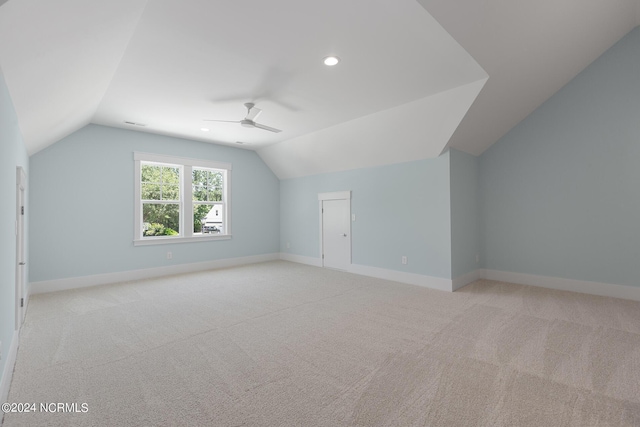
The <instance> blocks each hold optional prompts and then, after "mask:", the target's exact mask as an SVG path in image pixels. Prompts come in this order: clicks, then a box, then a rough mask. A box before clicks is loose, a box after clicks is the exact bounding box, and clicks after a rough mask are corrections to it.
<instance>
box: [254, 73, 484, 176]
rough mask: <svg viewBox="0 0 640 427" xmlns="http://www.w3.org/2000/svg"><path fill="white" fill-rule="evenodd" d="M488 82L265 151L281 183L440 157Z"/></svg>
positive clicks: (377, 114)
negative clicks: (288, 180)
mask: <svg viewBox="0 0 640 427" xmlns="http://www.w3.org/2000/svg"><path fill="white" fill-rule="evenodd" d="M486 80H487V79H486V78H483V79H480V80H478V81H476V82H473V83H469V84H467V85H464V86H460V87H456V88H453V89H449V90H447V91H444V92H440V93H438V94H435V95H432V96H429V97H426V98H423V99H420V100H418V101H414V102H410V103H408V104H404V105H401V106H399V107H395V108H392V109H389V110H385V111H381V112H378V113H374V114H370V115H368V116H365V117H361V118H358V119H355V120H352V121H349V122H346V123H342V124H339V125H337V126H333V127H330V128H327V129H323V130H320V131H318V132H314V133H311V134H308V135H303V136H300V137H298V138H293V139H290V140H288V141H284V142H282V143H280V144H275V145H271V146H268V147H266V148H263V149H261V150H259V151H258V154H259V155H260V157H262V159H263V160H264V161H265V162H266V163H267V165H269V167H270V168H271V169H272V170H273V172H274V173H275V174H276V175H277V176H278V178H280V179H289V178H297V177H301V176H306V175H315V174H320V173H327V172H337V171H343V170H350V169H357V168H364V167H371V166H379V165H382V164H391V163H401V162H406V161H411V160H418V159H426V158H433V157H437V156H439V155H440V154H441V153H442V151H443V149H444V148H445V146H446V144H447V142H448V141H449V138H450V137H451V135H452V134H453V131H454V130H455V129H456V127H457V126H458V124H459V123H460V120H462V117H463V116H464V115H465V113H466V112H467V109H468V108H469V106H470V105H471V103H472V102H473V100H474V99H475V98H476V96H477V95H478V93H479V92H480V90H481V89H482V86H483V85H484V84H485V82H486Z"/></svg>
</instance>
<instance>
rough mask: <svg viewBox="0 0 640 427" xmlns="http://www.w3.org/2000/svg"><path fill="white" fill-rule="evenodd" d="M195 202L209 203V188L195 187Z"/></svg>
mask: <svg viewBox="0 0 640 427" xmlns="http://www.w3.org/2000/svg"><path fill="white" fill-rule="evenodd" d="M193 200H195V201H198V202H206V201H207V187H202V186H195V185H194V186H193Z"/></svg>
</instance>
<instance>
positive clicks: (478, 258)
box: [476, 254, 480, 264]
mask: <svg viewBox="0 0 640 427" xmlns="http://www.w3.org/2000/svg"><path fill="white" fill-rule="evenodd" d="M479 262H480V255H478V254H476V264H477V263H479Z"/></svg>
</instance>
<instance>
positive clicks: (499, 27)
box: [0, 0, 640, 178]
mask: <svg viewBox="0 0 640 427" xmlns="http://www.w3.org/2000/svg"><path fill="white" fill-rule="evenodd" d="M0 4H2V3H1V0H0ZM639 17H640V0H607V1H602V0H555V1H551V0H538V1H536V2H513V1H512V0H500V1H498V0H484V1H478V0H455V1H452V0H417V1H416V0H394V1H388V0H349V1H347V2H345V1H344V0H325V1H323V2H300V1H296V0H272V1H270V2H261V1H257V0H236V1H233V2H228V1H212V0H153V1H148V0H111V1H109V2H105V1H98V0H9V1H8V2H6V3H5V4H2V6H0V67H1V68H2V72H3V74H4V76H5V80H6V81H7V85H8V87H9V91H10V93H11V96H12V98H13V102H14V105H15V108H16V112H17V114H18V119H19V123H20V127H21V130H22V133H23V137H24V141H25V144H26V145H27V150H28V152H29V153H30V154H33V153H35V152H37V151H39V150H41V149H43V148H45V147H47V146H48V145H50V144H52V143H55V142H56V141H58V140H60V139H61V138H63V137H64V136H66V135H68V134H70V133H72V132H74V131H76V130H78V129H80V128H81V127H83V126H85V125H86V124H88V123H97V124H103V125H108V126H116V127H122V128H129V129H133V130H139V131H144V132H153V133H159V134H166V135H174V136H180V137H184V138H189V139H196V140H202V141H208V142H214V143H220V144H232V145H235V146H238V145H236V144H235V143H236V141H242V142H244V143H246V144H245V145H243V146H242V147H244V148H249V149H254V150H257V151H258V153H259V154H260V155H261V156H262V158H263V159H264V160H265V161H266V162H267V164H269V166H270V167H271V168H272V169H273V170H274V172H275V173H276V174H277V175H278V176H279V177H280V178H288V177H294V176H302V175H308V174H313V173H321V172H328V171H335V170H345V169H352V168H356V167H364V166H373V165H379V164H385V163H393V162H400V161H406V160H411V159H418V158H428V157H435V156H437V155H439V154H440V153H441V152H442V151H443V150H444V149H446V147H447V146H453V147H455V148H458V149H461V150H464V151H467V152H469V153H472V154H476V155H477V154H480V153H482V152H483V151H484V150H486V149H487V148H488V147H489V146H490V145H491V144H493V143H494V142H495V141H496V140H498V139H499V138H500V137H501V136H502V135H504V134H505V133H506V132H507V131H508V130H509V129H511V128H512V127H513V126H515V125H516V124H517V123H518V122H519V121H520V120H522V119H523V118H524V117H526V115H528V114H529V113H530V112H531V111H533V110H534V109H535V108H536V107H537V106H539V105H540V104H541V103H542V102H544V101H545V100H546V99H548V98H549V97H550V96H551V95H552V94H553V93H555V92H556V91H557V90H558V89H559V88H560V87H562V86H563V85H564V84H566V83H567V82H568V81H569V80H570V79H571V78H572V77H574V76H575V75H576V74H577V73H578V72H579V71H581V70H582V69H583V68H584V67H585V66H586V65H588V64H589V63H590V62H591V61H593V60H594V59H595V58H597V57H598V56H599V55H600V54H602V53H603V52H604V51H605V50H606V49H607V48H608V47H610V46H611V45H612V44H614V43H615V42H616V41H617V40H618V39H620V38H621V37H622V36H623V35H624V34H626V33H627V32H628V31H630V30H631V29H632V28H633V27H634V26H636V25H637V24H638V23H639V22H640V21H639ZM434 18H435V19H434ZM329 54H336V55H338V56H340V57H341V58H342V62H341V63H340V64H339V65H337V66H336V67H333V68H328V67H325V66H324V65H323V64H322V63H321V60H322V58H323V57H324V56H326V55H329ZM476 61H477V62H476ZM487 75H488V76H489V79H488V81H487ZM485 82H486V84H485ZM478 93H479V95H478ZM474 100H475V102H474ZM247 101H254V102H255V103H256V105H257V106H258V107H259V108H261V109H263V113H262V115H260V117H259V118H258V120H257V121H258V122H260V123H264V124H266V125H269V126H273V127H277V128H280V129H283V132H282V133H278V134H274V133H270V132H266V131H262V130H257V129H247V128H243V127H241V126H240V125H238V124H233V123H212V122H209V123H205V122H203V119H205V118H207V119H222V120H240V119H242V118H243V117H244V115H245V114H246V111H245V109H244V106H243V105H242V104H243V103H244V102H247ZM472 104H473V105H472ZM469 107H471V108H470V109H469ZM465 114H466V116H465ZM125 121H131V122H137V123H142V124H145V125H146V126H144V127H140V126H131V125H126V124H125V123H124V122H125ZM203 126H206V127H208V128H210V132H206V133H205V132H202V131H201V130H200V128H201V127H203Z"/></svg>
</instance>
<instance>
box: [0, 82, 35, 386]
mask: <svg viewBox="0 0 640 427" xmlns="http://www.w3.org/2000/svg"><path fill="white" fill-rule="evenodd" d="M18 166H22V167H23V168H24V169H25V171H27V173H28V169H29V158H28V156H27V150H26V149H25V147H24V143H23V142H22V135H21V133H20V128H19V126H18V118H17V116H16V112H15V110H14V108H13V103H12V102H11V96H10V95H9V91H8V90H7V85H6V83H5V80H4V76H3V75H2V74H1V73H0V200H2V203H0V236H2V238H0V255H1V256H0V341H2V360H0V376H1V375H2V373H3V372H4V366H5V363H6V361H7V357H8V354H9V346H10V345H11V339H12V338H13V331H14V329H15V300H16V295H15V289H16V288H15V286H16V285H15V281H16V277H15V268H16V234H15V223H16V184H17V183H16V167H18ZM27 185H28V184H27ZM27 197H28V194H27ZM28 212H29V207H28V205H27V214H28ZM25 226H26V227H25V228H26V229H25V232H26V234H28V215H27V222H26V224H25ZM25 243H28V242H25ZM25 254H26V255H27V265H29V258H28V256H29V255H28V254H29V251H28V246H27V247H26V248H25ZM26 280H27V282H28V280H29V278H28V277H27V279H26Z"/></svg>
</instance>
